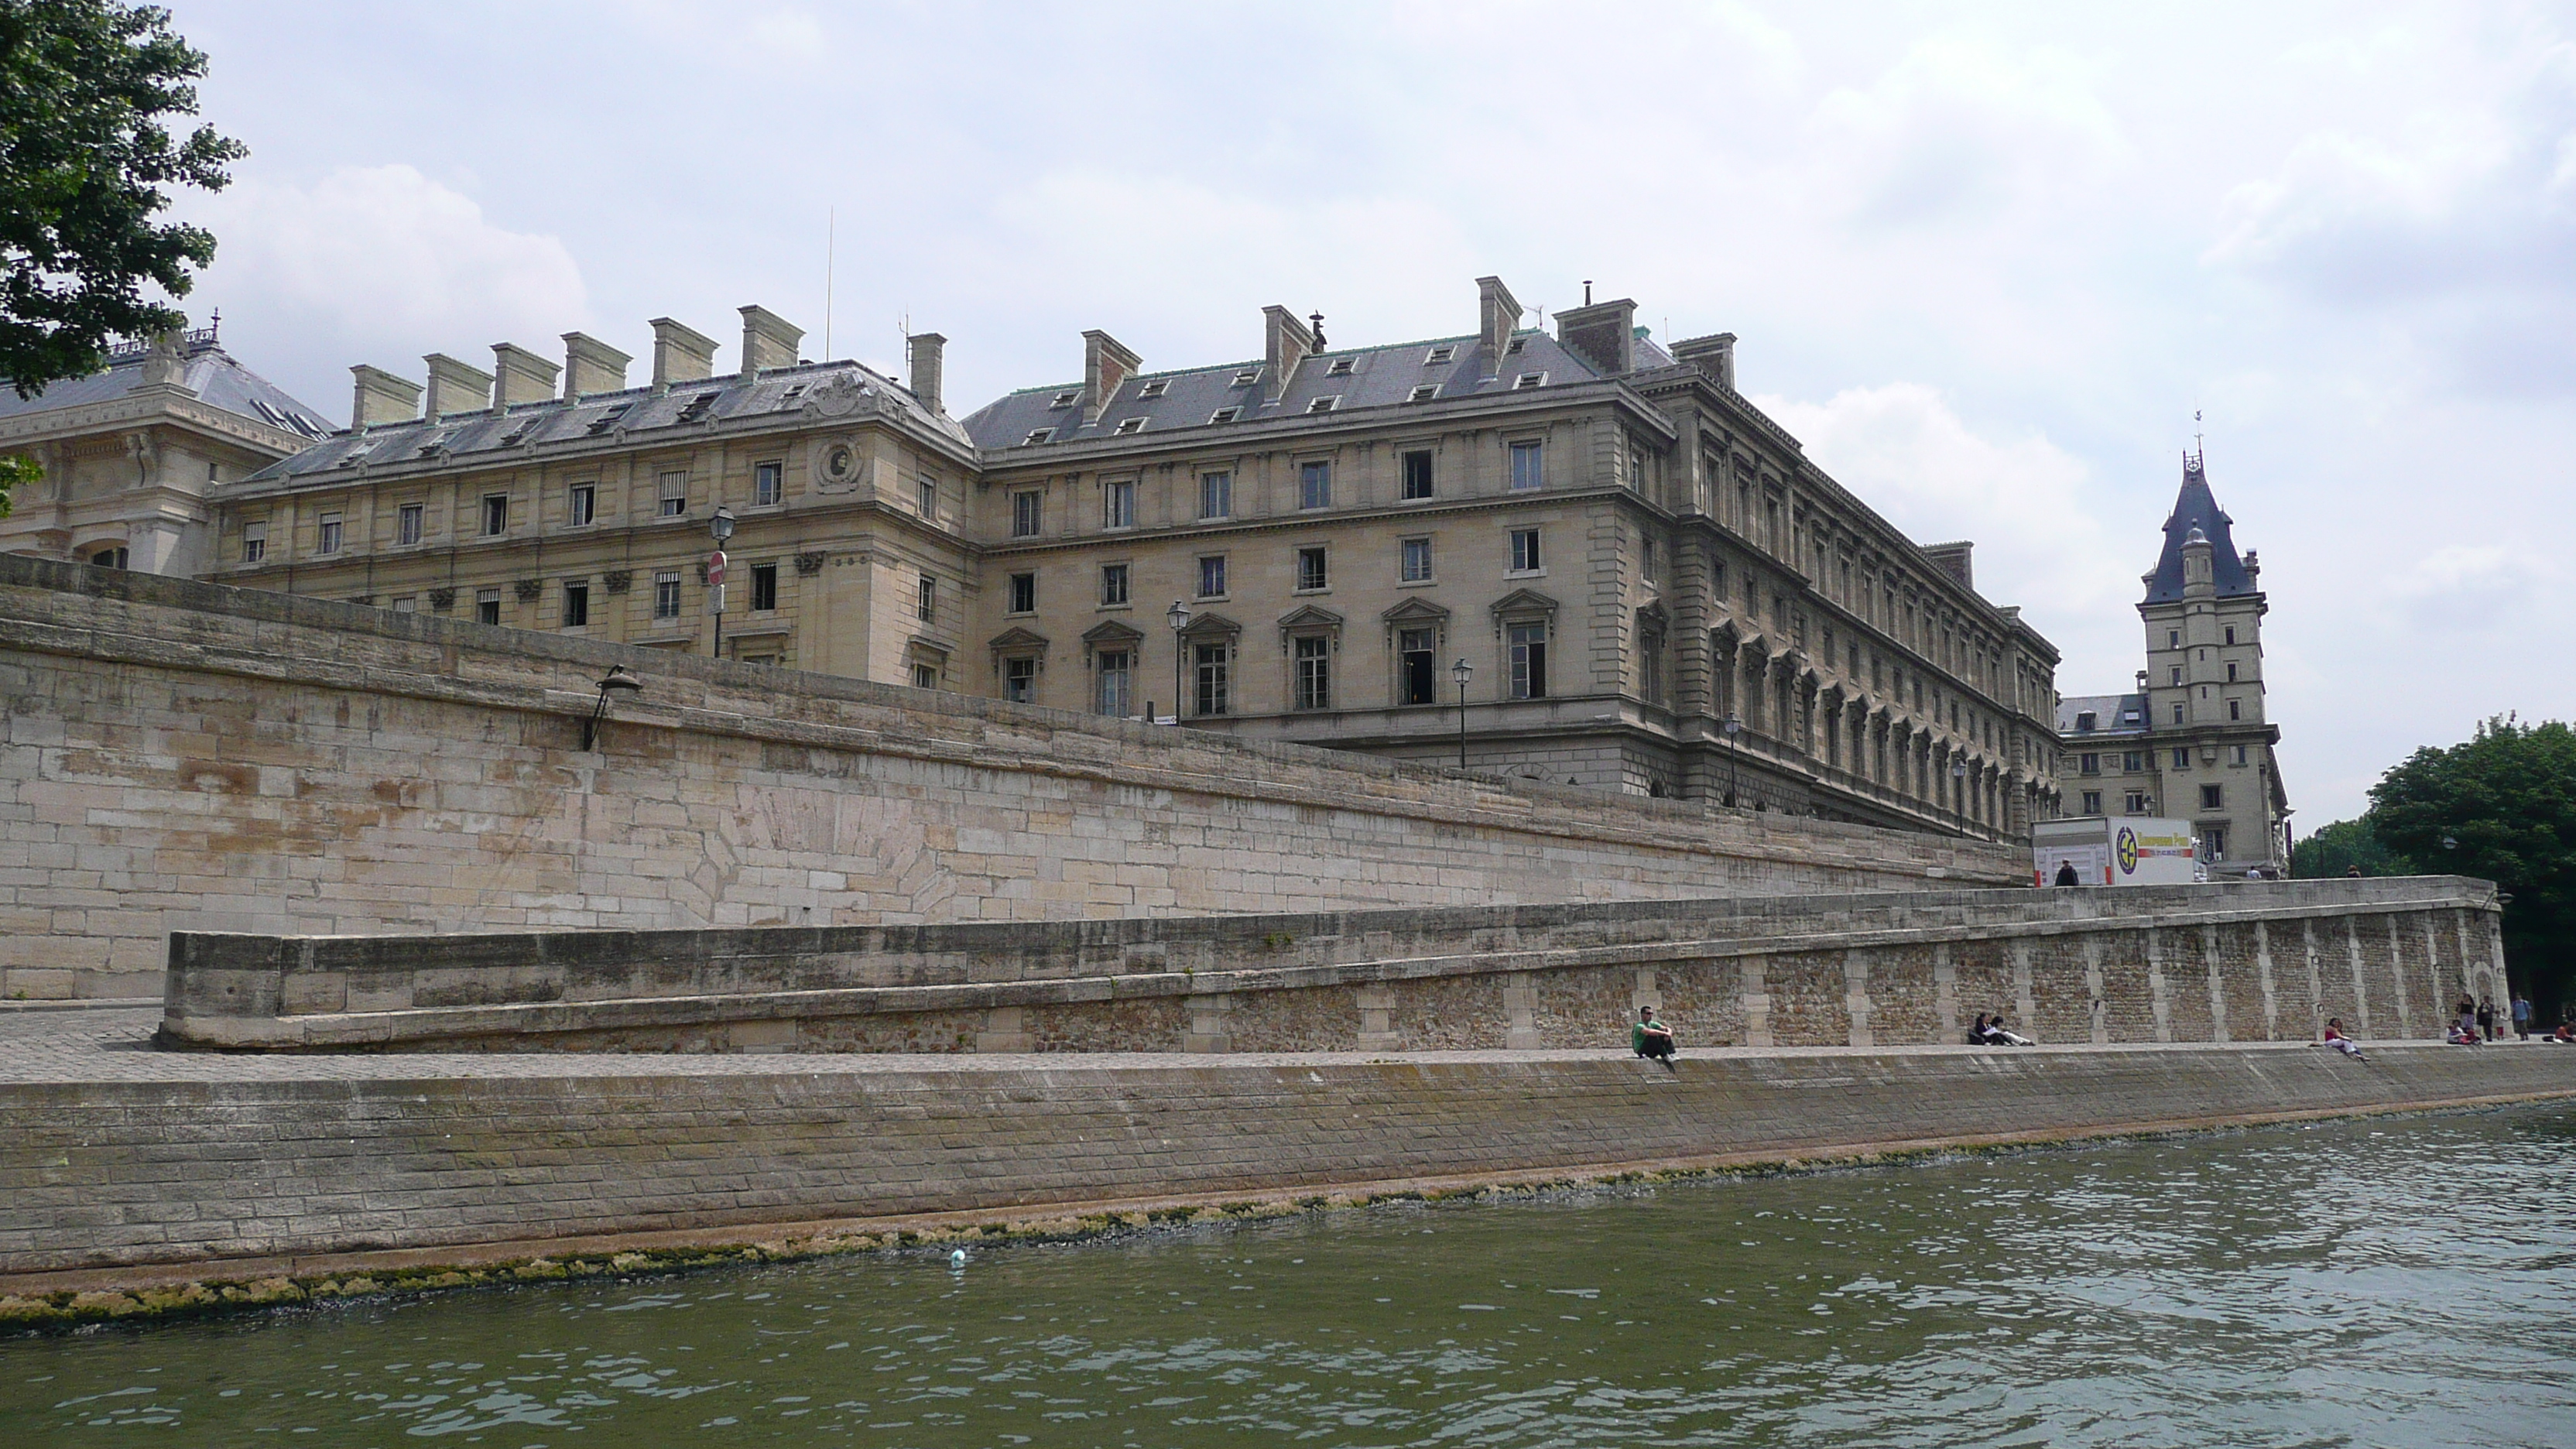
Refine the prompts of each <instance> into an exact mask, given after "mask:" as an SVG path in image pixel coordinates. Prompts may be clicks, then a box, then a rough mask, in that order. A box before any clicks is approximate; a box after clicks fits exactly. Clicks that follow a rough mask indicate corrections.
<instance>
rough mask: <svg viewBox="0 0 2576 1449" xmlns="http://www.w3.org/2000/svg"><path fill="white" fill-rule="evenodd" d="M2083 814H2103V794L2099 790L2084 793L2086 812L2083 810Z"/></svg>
mask: <svg viewBox="0 0 2576 1449" xmlns="http://www.w3.org/2000/svg"><path fill="white" fill-rule="evenodd" d="M2083 813H2084V814H2087V815H2099V814H2101V813H2102V792H2101V791H2099V790H2087V791H2085V792H2084V810H2083Z"/></svg>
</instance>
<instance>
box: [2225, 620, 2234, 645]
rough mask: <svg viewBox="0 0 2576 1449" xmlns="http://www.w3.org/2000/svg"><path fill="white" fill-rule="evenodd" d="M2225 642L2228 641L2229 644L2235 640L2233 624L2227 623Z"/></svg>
mask: <svg viewBox="0 0 2576 1449" xmlns="http://www.w3.org/2000/svg"><path fill="white" fill-rule="evenodd" d="M2227 642H2228V643H2230V644H2233V643H2235V642H2236V628H2235V626H2234V625H2232V624H2231V625H2229V626H2228V629H2227Z"/></svg>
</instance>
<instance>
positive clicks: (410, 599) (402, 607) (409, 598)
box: [394, 594, 420, 614]
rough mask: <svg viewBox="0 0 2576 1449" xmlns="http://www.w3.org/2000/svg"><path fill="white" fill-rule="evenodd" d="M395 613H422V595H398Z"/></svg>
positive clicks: (395, 597)
mask: <svg viewBox="0 0 2576 1449" xmlns="http://www.w3.org/2000/svg"><path fill="white" fill-rule="evenodd" d="M394 612H395V613H397V614H417V613H419V612H420V595H418V594H396V595H395V596H394Z"/></svg>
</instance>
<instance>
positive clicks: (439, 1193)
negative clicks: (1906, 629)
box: [0, 1045, 2576, 1291]
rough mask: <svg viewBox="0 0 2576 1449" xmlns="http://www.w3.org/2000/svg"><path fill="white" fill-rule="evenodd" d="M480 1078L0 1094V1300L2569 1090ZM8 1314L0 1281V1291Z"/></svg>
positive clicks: (1891, 1082)
mask: <svg viewBox="0 0 2576 1449" xmlns="http://www.w3.org/2000/svg"><path fill="white" fill-rule="evenodd" d="M194 1060H197V1061H204V1060H205V1059H203V1058H197V1059H194ZM449 1061H450V1062H451V1063H456V1062H457V1061H458V1059H449ZM943 1062H944V1064H943ZM476 1063H482V1064H487V1065H488V1066H492V1067H499V1066H504V1065H510V1066H524V1067H526V1068H538V1067H555V1066H560V1065H567V1064H568V1063H565V1062H563V1060H562V1059H536V1060H531V1059H525V1058H514V1059H506V1061H505V1060H503V1059H495V1058H469V1059H463V1061H462V1063H461V1064H459V1065H455V1066H453V1067H451V1068H450V1069H446V1070H436V1071H430V1072H425V1073H422V1074H419V1075H408V1074H402V1073H387V1074H385V1075H381V1076H372V1077H366V1078H354V1079H353V1078H351V1077H348V1076H336V1077H324V1076H319V1075H315V1076H311V1077H305V1078H295V1079H283V1080H226V1079H223V1078H221V1077H217V1076H211V1075H210V1076H208V1077H205V1078H201V1079H197V1080H184V1081H169V1080H149V1081H143V1080H125V1081H113V1082H97V1081H90V1082H78V1083H75V1082H63V1083H59V1084H44V1083H34V1084H18V1085H8V1086H0V1114H5V1118H6V1120H7V1121H8V1122H9V1124H10V1130H9V1131H8V1132H7V1133H6V1134H0V1275H7V1274H33V1273H41V1272H46V1271H58V1270H69V1269H82V1268H100V1267H108V1266H114V1265H143V1264H168V1263H189V1262H210V1261H213V1260H221V1259H227V1258H262V1257H266V1258H274V1257H276V1256H280V1255H286V1256H292V1255H304V1254H328V1253H350V1252H363V1251H369V1250H388V1249H432V1248H448V1249H455V1250H460V1251H461V1250H463V1249H465V1248H467V1247H470V1246H473V1245H487V1246H488V1245H492V1244H506V1243H513V1242H519V1243H525V1242H530V1241H536V1240H546V1239H563V1238H576V1237H592V1238H595V1237H598V1236H601V1235H618V1234H644V1233H672V1232H682V1233H695V1234H699V1235H703V1236H706V1237H710V1238H713V1239H714V1240H717V1241H722V1240H724V1238H725V1237H726V1236H727V1235H730V1236H731V1237H732V1238H733V1240H735V1241H741V1240H743V1239H744V1238H745V1237H750V1236H757V1235H758V1234H760V1233H762V1232H764V1231H771V1230H776V1231H784V1229H783V1228H781V1227H780V1226H779V1225H784V1224H814V1223H819V1222H824V1221H827V1220H834V1219H850V1218H862V1217H870V1216H877V1215H885V1214H896V1213H913V1212H932V1211H954V1210H964V1209H991V1210H997V1211H999V1210H1010V1209H1022V1208H1030V1207H1041V1206H1044V1205H1047V1204H1065V1203H1097V1202H1101V1201H1103V1200H1113V1199H1119V1198H1136V1197H1154V1196H1168V1195H1173V1194H1186V1193H1243V1194H1258V1193H1264V1192H1278V1191H1292V1192H1301V1191H1313V1192H1317V1193H1321V1192H1325V1191H1329V1190H1331V1189H1332V1188H1334V1187H1335V1186H1336V1185H1345V1186H1347V1185H1359V1184H1370V1183H1384V1182H1388V1181H1391V1180H1403V1179H1414V1178H1422V1177H1427V1176H1453V1175H1458V1176H1467V1177H1483V1178H1486V1179H1502V1180H1513V1179H1515V1178H1517V1179H1519V1180H1528V1179H1529V1178H1530V1177H1532V1176H1538V1177H1544V1176H1546V1175H1547V1174H1550V1173H1557V1172H1564V1171H1569V1170H1574V1169H1580V1168H1586V1167H1598V1166H1604V1165H1614V1164H1637V1163H1651V1162H1662V1163H1699V1164H1709V1163H1716V1162H1723V1161H1746V1160H1776V1159H1782V1158H1800V1157H1813V1156H1817V1155H1824V1154H1832V1153H1837V1152H1848V1151H1855V1150H1866V1149H1873V1148H1892V1147H1903V1146H1908V1145H1922V1144H1930V1143H1944V1142H1946V1143H1959V1142H1974V1141H2028V1140H2045V1139H2051V1138H2060V1137H2069V1136H2082V1135H2088V1134H2098V1133H2103V1132H2116V1131H2120V1130H2125V1129H2140V1128H2172V1127H2187V1126H2206V1125H2212V1124H2216V1123H2222V1122H2238V1121H2250V1120H2261V1119H2264V1118H2278V1117H2285V1116H2298V1115H2303V1114H2330V1113H2338V1112H2352V1111H2366V1110H2373V1109H2387V1108H2406V1107H2423V1106H2433V1105H2443V1104H2455V1103H2463V1102H2473V1101H2488V1100H2503V1099H2519V1098H2532V1097H2545V1096H2553V1095H2566V1094H2569V1093H2576V1051H2568V1050H2565V1049H2561V1048H2556V1047H2547V1046H2540V1045H2528V1046H2500V1047H2491V1048H2480V1049H2471V1048H2464V1047H2441V1046H2384V1047H2381V1048H2379V1049H2378V1050H2376V1051H2374V1052H2373V1053H2372V1054H2371V1058H2370V1060H2368V1061H2362V1062H2357V1061H2348V1060H2345V1059H2343V1058H2341V1057H2339V1056H2336V1055H2335V1054H2333V1053H2331V1052H2328V1051H2325V1050H2323V1049H2322V1048H2315V1047H2291V1046H2272V1047H2266V1046H2233V1047H2219V1046H2201V1047H2136V1048H2122V1047H2108V1048H2104V1047H2091V1048H2084V1047H2074V1048H2062V1049H2058V1048H2046V1047H2041V1048H2034V1049H2028V1050H2022V1051H2000V1052H1986V1051H1972V1050H1967V1049H1963V1048H1918V1049H1911V1050H1893V1051H1877V1052H1855V1051H1850V1050H1825V1051H1811V1052H1795V1051H1784V1052H1779V1053H1772V1054H1751V1053H1747V1054H1737V1055H1726V1056H1717V1057H1707V1058H1685V1059H1684V1060H1683V1061H1681V1062H1680V1063H1679V1064H1678V1065H1677V1067H1676V1068H1674V1069H1673V1070H1669V1071H1668V1070H1666V1069H1665V1068H1663V1067H1660V1066H1656V1065H1653V1064H1650V1063H1646V1062H1642V1061H1636V1060H1633V1059H1618V1058H1608V1057H1602V1056H1594V1057H1589V1058H1577V1057H1574V1056H1571V1055H1570V1054H1569V1055H1562V1056H1553V1057H1526V1056H1523V1057H1514V1056H1505V1055H1499V1054H1497V1055H1492V1056H1483V1057H1478V1056H1459V1057H1448V1058H1431V1059H1413V1060H1403V1061H1368V1060H1362V1059H1357V1058H1350V1057H1342V1058H1325V1057H1304V1058H1272V1059H1256V1058H1248V1057H1247V1058H1230V1059H1229V1058H1212V1059H1207V1060H1206V1061H1204V1062H1192V1063H1188V1064H1171V1063H1169V1062H1168V1061H1167V1062H1164V1063H1155V1064H1141V1065H1140V1064H1137V1062H1136V1061H1135V1060H1134V1059H1130V1061H1128V1062H1127V1063H1123V1064H1121V1063H1117V1062H1116V1061H1115V1059H1112V1058H1103V1057H1088V1058H1051V1059H1050V1058H1016V1059H1011V1060H1008V1061H1005V1060H1001V1059H994V1058H948V1059H942V1060H923V1059H914V1060H912V1061H910V1062H906V1063H902V1064H895V1063H891V1062H888V1061H886V1060H885V1059H878V1058H863V1057H825V1058H816V1057H808V1058H802V1059H796V1060H794V1061H792V1062H790V1061H775V1062H773V1061H772V1060H771V1059H753V1058H735V1059H730V1061H727V1062H714V1061H704V1062H701V1063H699V1064H698V1065H699V1066H700V1067H702V1068H703V1067H719V1066H725V1067H731V1068H733V1069H732V1070H722V1071H709V1070H697V1071H689V1070H683V1068H685V1067H687V1066H689V1065H690V1064H689V1063H688V1062H687V1061H686V1060H685V1059H674V1058H658V1059H628V1060H626V1061H624V1062H621V1063H619V1064H618V1067H617V1069H616V1070H615V1071H613V1072H609V1073H605V1074H579V1075H570V1074H562V1073H540V1072H535V1071H519V1072H514V1073H492V1072H488V1071H487V1072H483V1073H481V1074H477V1073H476V1071H475V1067H474V1064H476ZM403 1064H407V1063H395V1062H390V1061H382V1060H378V1061H372V1062H358V1063H343V1064H336V1065H348V1066H370V1067H391V1066H396V1065H403ZM657 1064H658V1065H659V1069H652V1068H655V1067H656V1065H657ZM218 1065H220V1063H219V1064H218ZM250 1065H254V1066H266V1065H285V1064H283V1063H252V1064H250ZM317 1065H318V1064H317ZM752 1068H757V1069H756V1070H753V1069H752ZM209 1271H210V1272H212V1271H215V1270H213V1269H210V1270H209ZM268 1271H276V1269H275V1268H273V1267H272V1268H270V1269H269V1270H268ZM25 1286H28V1285H27V1284H26V1283H25V1282H24V1281H23V1280H22V1281H21V1283H19V1284H17V1285H13V1284H11V1283H10V1282H9V1281H8V1280H7V1279H6V1278H5V1277H0V1291H12V1290H13V1287H25Z"/></svg>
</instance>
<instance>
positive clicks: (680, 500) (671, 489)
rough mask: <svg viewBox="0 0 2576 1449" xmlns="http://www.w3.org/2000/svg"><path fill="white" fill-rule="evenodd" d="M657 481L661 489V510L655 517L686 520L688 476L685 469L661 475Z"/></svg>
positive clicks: (687, 514)
mask: <svg viewBox="0 0 2576 1449" xmlns="http://www.w3.org/2000/svg"><path fill="white" fill-rule="evenodd" d="M658 481H659V484H660V487H661V495H662V508H661V512H660V513H659V514H657V515H656V516H657V517H661V518H686V517H688V516H689V474H688V471H687V470H686V469H676V470H674V471H672V472H669V473H664V474H662V475H661V476H660V478H659V480H658Z"/></svg>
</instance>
